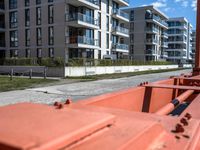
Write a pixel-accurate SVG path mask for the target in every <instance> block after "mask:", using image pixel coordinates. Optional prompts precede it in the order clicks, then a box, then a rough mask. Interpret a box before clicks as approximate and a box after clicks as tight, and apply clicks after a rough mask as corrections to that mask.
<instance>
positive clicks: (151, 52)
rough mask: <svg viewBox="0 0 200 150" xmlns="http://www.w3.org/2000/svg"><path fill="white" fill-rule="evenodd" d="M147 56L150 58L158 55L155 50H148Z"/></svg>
mask: <svg viewBox="0 0 200 150" xmlns="http://www.w3.org/2000/svg"><path fill="white" fill-rule="evenodd" d="M145 54H146V55H148V56H155V55H157V53H156V50H155V49H147V50H146V52H145Z"/></svg>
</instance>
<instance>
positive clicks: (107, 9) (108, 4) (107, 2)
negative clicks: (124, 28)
mask: <svg viewBox="0 0 200 150" xmlns="http://www.w3.org/2000/svg"><path fill="white" fill-rule="evenodd" d="M109 2H110V0H106V12H107V13H108V14H109V8H110V7H109V6H110V3H109Z"/></svg>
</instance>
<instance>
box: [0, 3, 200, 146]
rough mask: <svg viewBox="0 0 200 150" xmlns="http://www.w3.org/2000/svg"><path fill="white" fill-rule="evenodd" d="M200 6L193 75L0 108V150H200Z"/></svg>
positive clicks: (199, 5) (199, 4)
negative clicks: (83, 96) (50, 102)
mask: <svg viewBox="0 0 200 150" xmlns="http://www.w3.org/2000/svg"><path fill="white" fill-rule="evenodd" d="M197 4H198V15H197V19H198V21H197V51H196V63H195V68H194V71H193V76H191V74H189V75H180V76H178V77H173V78H170V79H166V80H163V81H158V82H155V83H148V82H144V83H141V84H140V85H139V86H138V87H135V88H131V89H127V90H124V91H120V92H114V93H110V94H105V95H101V96H97V97H94V98H90V99H86V100H80V101H79V102H77V103H72V101H71V100H70V99H68V100H67V101H66V102H65V103H61V102H55V104H54V105H52V106H48V105H41V104H31V103H22V104H15V105H10V106H4V107H0V116H1V119H0V150H102V149H103V150H199V149H200V111H199V108H200V75H199V74H200V0H198V3H197ZM167 114H169V115H167Z"/></svg>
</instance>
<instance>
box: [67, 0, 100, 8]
mask: <svg viewBox="0 0 200 150" xmlns="http://www.w3.org/2000/svg"><path fill="white" fill-rule="evenodd" d="M67 3H68V4H72V5H73V6H77V7H80V6H84V7H87V8H90V9H94V10H98V9H99V0H67Z"/></svg>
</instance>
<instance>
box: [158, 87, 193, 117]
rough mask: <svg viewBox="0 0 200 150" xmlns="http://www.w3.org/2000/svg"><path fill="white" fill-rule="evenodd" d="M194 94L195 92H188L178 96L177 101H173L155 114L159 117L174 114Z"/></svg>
mask: <svg viewBox="0 0 200 150" xmlns="http://www.w3.org/2000/svg"><path fill="white" fill-rule="evenodd" d="M193 93H194V90H188V91H186V92H184V93H183V94H181V95H180V96H178V97H177V98H176V99H174V100H172V101H171V103H169V104H167V105H165V106H164V107H162V108H161V109H159V110H158V111H157V112H156V113H155V114H157V115H167V114H169V113H170V112H172V111H173V110H174V109H175V108H176V107H177V106H178V105H179V104H181V103H182V102H184V101H185V100H187V98H188V97H189V96H191V95H192V94H193Z"/></svg>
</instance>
